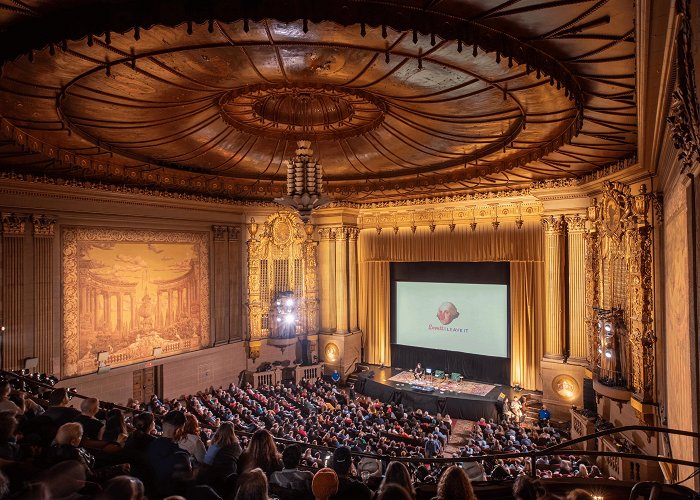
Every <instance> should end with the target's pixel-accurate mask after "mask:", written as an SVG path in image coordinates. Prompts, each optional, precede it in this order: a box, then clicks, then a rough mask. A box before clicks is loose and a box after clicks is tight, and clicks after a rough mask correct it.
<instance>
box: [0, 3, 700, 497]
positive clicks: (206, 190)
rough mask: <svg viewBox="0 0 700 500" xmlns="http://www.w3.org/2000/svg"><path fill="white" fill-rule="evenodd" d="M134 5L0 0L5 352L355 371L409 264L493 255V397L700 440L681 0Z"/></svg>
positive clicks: (115, 388) (655, 440)
mask: <svg viewBox="0 0 700 500" xmlns="http://www.w3.org/2000/svg"><path fill="white" fill-rule="evenodd" d="M122 3H123V4H124V5H117V4H118V3H107V4H105V2H94V1H92V0H75V1H73V2H71V8H68V7H66V6H64V5H63V3H62V2H60V1H57V0H56V1H53V0H46V1H43V2H39V1H32V0H27V1H24V2H21V3H20V2H3V1H1V0H0V62H1V63H2V64H1V69H0V136H1V139H0V217H1V219H2V232H1V233H0V273H1V275H0V323H1V324H2V325H3V326H4V327H5V331H4V333H3V336H2V346H3V348H2V352H1V356H2V360H1V361H2V368H3V369H22V368H24V367H25V366H35V365H36V367H37V369H38V370H40V371H42V372H46V373H54V374H56V375H57V376H58V377H59V378H60V379H62V380H61V383H62V384H64V385H65V386H71V387H77V388H78V389H79V390H80V391H81V392H84V393H88V394H95V395H97V396H99V397H100V399H103V400H107V401H114V402H125V401H127V400H128V399H129V398H132V397H135V396H134V387H135V386H139V387H143V384H141V383H140V382H138V383H137V382H135V381H141V380H144V379H146V378H148V379H149V380H156V381H157V384H155V386H154V391H157V392H158V393H159V394H160V395H161V396H164V397H176V396H179V395H181V394H194V393H197V391H200V390H202V389H203V388H205V387H218V386H227V385H228V384H230V383H231V382H237V381H239V380H245V377H250V376H251V375H252V374H254V373H257V372H259V371H265V370H266V369H278V370H280V371H281V370H283V369H291V368H290V367H292V368H293V367H294V366H297V365H302V364H303V365H304V366H309V365H318V366H319V369H320V370H322V373H323V374H325V375H327V376H331V375H333V376H336V377H337V378H338V379H339V380H341V381H344V380H346V379H347V378H348V377H350V376H351V375H352V374H353V373H354V372H355V371H356V370H357V369H358V365H365V366H370V365H371V366H374V367H388V366H392V365H394V366H396V360H397V346H396V344H397V342H395V338H393V337H392V334H394V335H395V333H396V332H395V324H396V322H397V318H396V314H397V313H396V307H395V303H396V300H395V295H393V291H392V286H393V284H394V283H395V281H396V280H395V279H394V276H393V274H392V273H394V272H395V271H394V269H395V267H394V266H395V265H396V264H400V263H403V264H414V263H438V262H439V263H482V264H484V263H493V262H498V263H502V264H503V266H504V268H507V276H508V297H507V303H508V313H507V314H508V341H507V356H505V357H504V358H503V359H505V361H504V364H505V365H506V366H505V368H504V370H506V372H505V373H507V380H504V385H505V386H511V387H513V388H515V387H517V388H518V389H520V388H522V389H525V390H528V391H535V392H537V393H538V395H539V396H540V397H541V399H542V401H543V402H545V403H547V404H548V405H549V406H550V408H552V409H553V411H555V412H556V413H557V415H558V416H562V418H564V419H567V420H571V421H572V427H573V429H574V431H575V432H580V433H585V432H584V431H585V430H586V429H588V430H590V429H591V426H593V425H594V424H593V420H592V419H590V418H588V417H587V416H586V415H587V413H586V412H582V411H581V409H582V408H584V407H587V408H588V409H589V410H590V411H592V412H594V413H596V414H597V415H598V416H599V417H600V418H601V419H602V420H605V421H606V422H609V423H611V424H612V425H615V426H621V425H636V424H639V425H653V426H668V427H669V428H674V429H684V430H689V431H694V432H698V431H700V389H698V388H700V375H699V373H700V354H699V353H700V338H699V335H700V331H699V329H698V328H699V327H698V325H699V322H698V318H700V300H699V297H698V294H699V293H700V288H699V287H698V283H699V282H700V281H699V279H700V244H699V241H700V240H699V238H698V232H699V231H700V217H698V214H700V208H698V207H700V188H699V187H698V179H699V176H700V107H699V106H698V102H699V101H698V89H697V85H696V82H697V80H698V74H697V73H698V69H697V68H698V67H700V57H698V56H699V54H698V52H699V51H700V49H699V47H700V43H698V41H697V40H698V36H697V34H698V32H700V24H699V21H698V20H700V10H699V7H698V3H697V2H691V1H690V0H678V1H676V0H674V1H671V0H659V1H657V0H654V1H653V2H652V1H651V0H639V1H636V2H632V1H629V0H610V1H608V2H596V1H593V0H589V1H581V2H545V1H532V2H506V1H503V2H491V1H486V0H483V1H482V0H473V1H472V0H468V1H467V0H465V1H464V2H410V1H409V2H400V1H393V0H390V1H384V2H379V1H374V0H367V1H365V2H338V1H328V2H323V3H318V2H317V3H314V5H313V6H314V10H311V8H310V3H309V2H264V1H260V2H189V1H185V0H172V1H171V2H167V3H168V6H167V8H166V7H165V5H164V4H165V2H154V3H156V4H159V5H160V8H159V9H146V8H141V7H140V6H139V5H137V4H138V2H131V1H128V2H122ZM5 4H7V5H5ZM9 4H12V5H11V6H10V5H9ZM161 4H162V5H161ZM127 7H128V8H127ZM693 35H696V36H695V38H693ZM694 62H695V63H697V65H694V64H693V63H694ZM453 307H454V305H453ZM432 319H433V318H432V317H431V320H432ZM392 329H394V330H392ZM392 332H393V333H392ZM403 368H407V367H406V366H403ZM458 375H459V374H458ZM149 377H150V378H149ZM572 407H575V408H573V409H572ZM629 444H630V446H632V447H634V449H636V450H640V451H641V452H643V453H645V454H647V455H663V456H672V457H676V458H681V459H686V460H691V461H693V460H694V461H698V460H700V446H699V445H698V442H697V440H695V439H692V438H689V437H683V436H676V435H674V436H670V437H668V438H665V437H661V436H660V435H657V434H654V435H653V436H652V435H651V434H646V433H645V432H643V431H635V432H632V433H630V437H629ZM614 445H615V444H614V443H612V442H610V443H602V444H601V447H602V448H605V447H606V446H607V447H610V448H612V447H613V446H614ZM605 449H607V448H605ZM690 472H691V471H690V469H688V470H687V471H686V470H685V468H684V467H681V468H680V469H679V471H677V472H676V477H678V478H680V477H681V476H682V477H685V476H686V475H687V474H688V473H690ZM648 474H649V477H659V475H660V472H659V471H658V470H654V471H651V470H650V471H648ZM696 485H700V483H698V482H697V480H696Z"/></svg>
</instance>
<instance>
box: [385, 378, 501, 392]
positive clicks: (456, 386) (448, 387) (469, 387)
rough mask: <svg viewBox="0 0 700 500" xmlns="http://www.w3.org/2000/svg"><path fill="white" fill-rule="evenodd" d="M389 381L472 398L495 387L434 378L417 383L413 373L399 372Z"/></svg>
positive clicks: (469, 381) (465, 381)
mask: <svg viewBox="0 0 700 500" xmlns="http://www.w3.org/2000/svg"><path fill="white" fill-rule="evenodd" d="M389 380H391V381H392V382H401V383H404V384H417V385H428V386H431V387H435V388H436V389H438V390H442V391H454V392H460V393H462V394H471V395H474V396H486V395H487V394H488V393H489V392H491V391H492V390H493V388H494V387H496V386H495V385H491V384H482V383H480V382H472V381H471V380H462V381H461V382H454V381H452V380H438V379H436V378H433V379H431V378H429V377H426V378H425V379H424V380H420V381H417V380H416V379H415V377H414V376H413V372H401V373H398V374H396V375H394V376H393V377H391V378H390V379H389Z"/></svg>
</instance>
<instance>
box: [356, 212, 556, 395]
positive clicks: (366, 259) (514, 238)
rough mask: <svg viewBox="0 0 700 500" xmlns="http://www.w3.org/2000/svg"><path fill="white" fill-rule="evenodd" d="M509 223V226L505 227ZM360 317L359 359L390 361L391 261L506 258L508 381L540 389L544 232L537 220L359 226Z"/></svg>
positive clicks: (457, 260) (452, 260)
mask: <svg viewBox="0 0 700 500" xmlns="http://www.w3.org/2000/svg"><path fill="white" fill-rule="evenodd" d="M510 224H512V227H510ZM358 258H359V276H358V278H359V320H360V329H361V330H362V331H363V332H364V343H363V347H364V360H365V361H366V362H368V363H374V364H381V363H384V364H389V363H390V362H391V356H390V349H391V346H390V342H391V338H390V337H391V335H390V325H389V320H390V307H391V304H390V286H391V283H390V276H389V269H390V263H391V262H427V261H438V262H485V261H508V262H510V294H511V300H510V304H511V383H512V384H515V383H519V384H520V385H521V386H523V387H524V388H526V389H538V390H541V389H542V387H541V380H540V376H539V372H540V359H541V358H542V353H543V345H544V297H545V294H544V275H543V273H544V264H543V236H542V226H541V224H540V223H539V221H526V222H525V224H524V225H523V227H522V228H521V229H517V228H516V227H515V224H513V223H508V225H506V223H502V224H501V226H500V227H499V228H498V230H497V231H495V230H494V229H493V228H492V227H491V225H490V224H480V226H479V227H477V229H476V231H472V230H471V229H470V228H469V227H468V226H465V227H457V228H456V229H455V230H454V232H450V231H449V229H448V228H447V227H438V228H436V229H435V231H434V232H430V230H429V229H428V228H427V227H419V228H417V230H416V232H415V234H413V233H412V232H411V230H410V229H409V228H401V229H399V231H398V233H394V231H392V230H391V228H387V229H384V230H383V231H382V232H381V233H379V234H378V233H377V231H376V230H375V229H364V230H362V231H361V232H360V237H359V241H358Z"/></svg>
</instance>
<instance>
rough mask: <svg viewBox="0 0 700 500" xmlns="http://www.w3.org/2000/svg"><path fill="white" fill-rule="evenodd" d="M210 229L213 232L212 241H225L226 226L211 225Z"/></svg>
mask: <svg viewBox="0 0 700 500" xmlns="http://www.w3.org/2000/svg"><path fill="white" fill-rule="evenodd" d="M211 230H212V231H213V233H214V241H226V236H227V233H228V227H226V226H212V227H211Z"/></svg>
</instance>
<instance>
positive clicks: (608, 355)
mask: <svg viewBox="0 0 700 500" xmlns="http://www.w3.org/2000/svg"><path fill="white" fill-rule="evenodd" d="M605 357H606V358H608V359H610V358H612V351H611V350H610V349H607V350H606V351H605Z"/></svg>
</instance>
